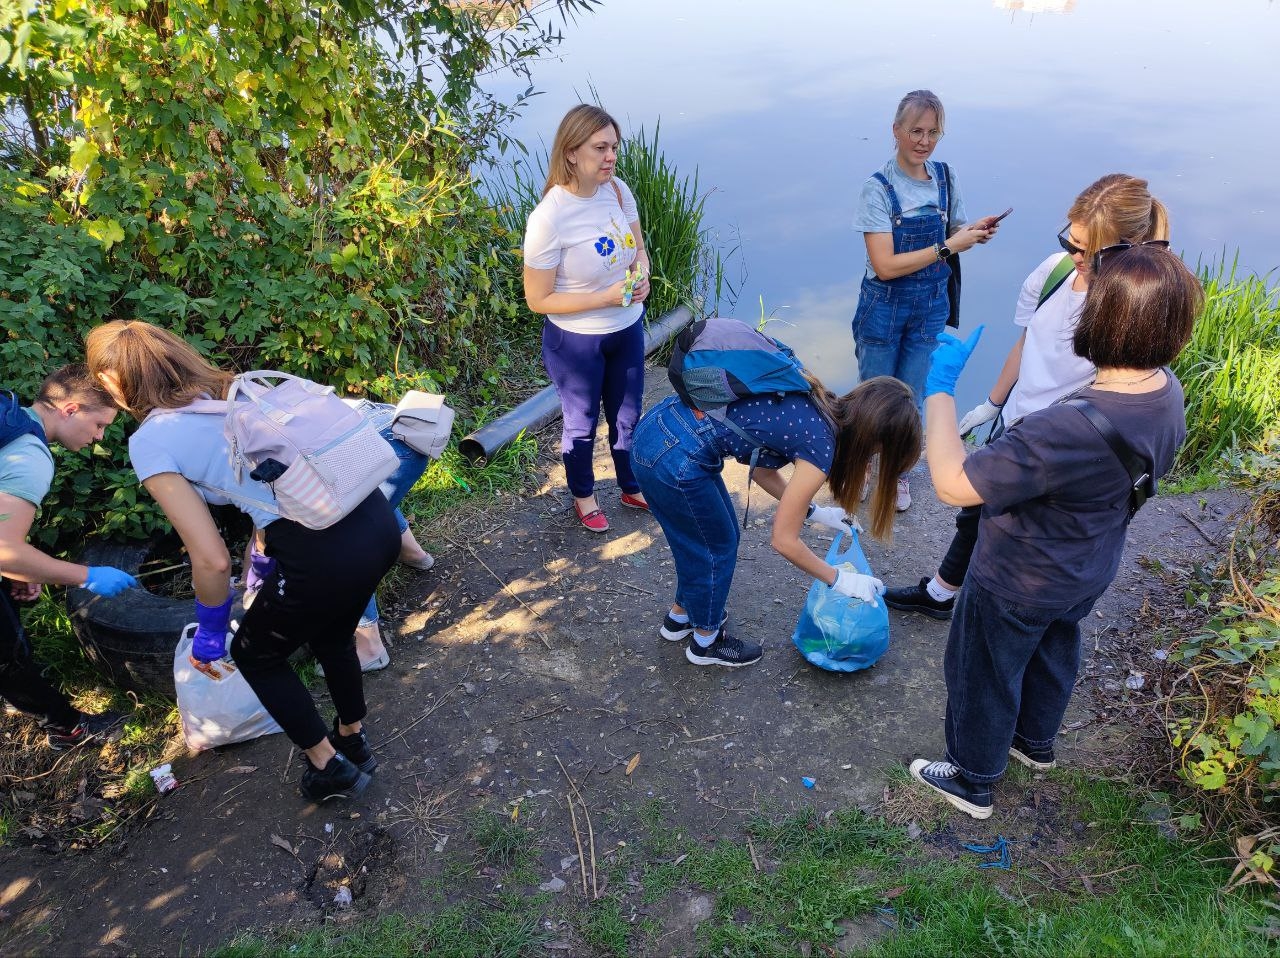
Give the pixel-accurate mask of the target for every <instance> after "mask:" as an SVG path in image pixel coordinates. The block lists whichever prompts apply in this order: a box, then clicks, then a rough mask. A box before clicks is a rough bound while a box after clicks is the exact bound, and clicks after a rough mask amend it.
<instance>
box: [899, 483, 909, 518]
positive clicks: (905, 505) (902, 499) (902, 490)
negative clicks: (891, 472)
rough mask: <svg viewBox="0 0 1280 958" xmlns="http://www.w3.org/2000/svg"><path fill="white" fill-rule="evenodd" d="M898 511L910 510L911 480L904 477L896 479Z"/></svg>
mask: <svg viewBox="0 0 1280 958" xmlns="http://www.w3.org/2000/svg"><path fill="white" fill-rule="evenodd" d="M897 508H898V511H899V512H906V511H907V510H908V509H910V508H911V480H910V479H908V478H907V477H906V476H899V477H898V506H897Z"/></svg>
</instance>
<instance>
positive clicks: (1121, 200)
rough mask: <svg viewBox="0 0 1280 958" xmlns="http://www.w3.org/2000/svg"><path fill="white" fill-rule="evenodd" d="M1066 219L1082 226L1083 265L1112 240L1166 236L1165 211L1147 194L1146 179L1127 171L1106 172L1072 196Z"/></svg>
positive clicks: (1162, 205)
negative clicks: (1079, 192)
mask: <svg viewBox="0 0 1280 958" xmlns="http://www.w3.org/2000/svg"><path fill="white" fill-rule="evenodd" d="M1067 219H1068V220H1069V221H1071V222H1072V223H1077V224H1079V225H1080V226H1081V227H1083V228H1084V231H1085V240H1086V246H1085V251H1084V267H1083V269H1082V270H1081V272H1086V273H1087V272H1088V271H1089V270H1090V269H1091V268H1092V267H1091V265H1090V264H1091V263H1092V261H1093V254H1094V253H1096V252H1098V250H1100V249H1102V248H1103V247H1104V246H1110V245H1112V244H1113V243H1119V242H1122V241H1123V242H1126V243H1141V242H1144V241H1146V240H1153V239H1155V240H1167V239H1168V238H1169V212H1168V210H1166V209H1165V206H1164V204H1163V203H1161V202H1160V201H1159V200H1158V199H1156V198H1155V197H1154V196H1152V195H1151V192H1150V190H1148V189H1147V181H1146V180H1141V179H1138V177H1136V176H1130V175H1129V174H1127V173H1108V174H1107V175H1106V176H1103V177H1100V178H1098V179H1097V180H1095V181H1094V182H1093V183H1092V184H1090V185H1089V186H1088V187H1086V188H1085V190H1084V191H1083V192H1082V193H1081V194H1080V195H1079V196H1077V197H1076V201H1075V202H1074V203H1072V204H1071V209H1069V210H1067Z"/></svg>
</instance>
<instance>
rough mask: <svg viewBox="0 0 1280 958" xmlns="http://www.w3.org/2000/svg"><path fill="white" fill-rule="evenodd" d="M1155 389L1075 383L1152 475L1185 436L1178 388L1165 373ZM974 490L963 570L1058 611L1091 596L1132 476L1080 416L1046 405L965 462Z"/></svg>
mask: <svg viewBox="0 0 1280 958" xmlns="http://www.w3.org/2000/svg"><path fill="white" fill-rule="evenodd" d="M1165 374H1166V376H1167V377H1168V382H1167V383H1166V384H1165V386H1164V387H1163V388H1162V389H1158V390H1156V391H1154V392H1149V393H1142V394H1137V395H1132V394H1127V393H1116V392H1109V391H1106V390H1099V389H1092V388H1087V387H1086V388H1085V389H1082V390H1080V391H1079V392H1078V393H1076V395H1078V396H1080V397H1081V398H1083V399H1087V400H1089V402H1091V403H1092V404H1093V405H1094V406H1096V407H1097V408H1098V410H1100V411H1101V412H1102V413H1103V414H1105V415H1106V416H1107V418H1108V419H1110V420H1111V423H1112V425H1114V426H1115V428H1116V431H1117V432H1119V433H1120V435H1121V436H1123V437H1124V439H1125V441H1126V442H1128V443H1129V445H1130V447H1131V448H1132V449H1133V451H1134V452H1135V453H1137V454H1138V455H1139V456H1141V457H1142V458H1144V459H1145V460H1146V461H1147V462H1150V463H1151V464H1152V466H1153V468H1152V476H1153V478H1158V477H1160V476H1162V475H1164V474H1165V473H1166V472H1168V471H1169V468H1170V467H1171V466H1172V465H1173V459H1174V456H1175V455H1176V454H1177V452H1178V447H1179V446H1181V445H1182V441H1183V439H1185V438H1186V435H1187V426H1186V416H1185V413H1184V411H1183V396H1182V385H1181V383H1179V382H1178V380H1177V379H1176V378H1175V377H1174V375H1173V373H1171V372H1169V371H1168V370H1165ZM964 471H965V475H967V476H968V477H969V482H970V483H972V484H973V487H974V489H976V490H977V491H978V493H979V494H980V495H981V496H982V500H983V506H982V520H981V523H980V524H979V527H978V542H977V546H976V547H975V549H974V555H973V561H972V562H971V563H970V566H969V572H968V575H970V576H973V578H974V580H975V581H976V582H977V583H978V584H979V585H981V586H982V587H983V588H984V589H987V590H988V591H990V592H993V593H995V594H996V595H999V596H1002V597H1004V598H1007V599H1010V600H1012V601H1014V602H1018V603H1022V604H1025V605H1031V606H1037V607H1040V608H1058V607H1063V606H1068V605H1074V604H1075V603H1077V602H1080V601H1083V600H1084V599H1087V598H1088V597H1089V596H1091V595H1096V594H1099V593H1101V592H1102V591H1103V590H1104V589H1106V587H1107V586H1108V585H1109V584H1110V583H1111V580H1112V579H1113V578H1115V574H1116V571H1117V569H1118V568H1119V566H1120V554H1121V551H1122V550H1123V548H1124V535H1125V518H1126V516H1127V515H1128V504H1129V493H1130V490H1131V489H1132V486H1133V484H1132V482H1131V481H1130V479H1129V473H1128V472H1127V471H1126V470H1125V468H1124V466H1123V465H1121V463H1120V460H1119V459H1118V458H1117V457H1116V455H1115V453H1114V452H1112V450H1111V447H1110V446H1108V445H1107V442H1106V440H1105V439H1103V438H1102V435H1101V434H1100V433H1099V432H1098V431H1097V429H1095V428H1094V427H1093V424H1092V423H1090V422H1089V420H1087V419H1086V418H1085V416H1084V414H1083V413H1082V412H1081V411H1080V410H1079V409H1076V408H1074V407H1072V406H1064V405H1062V404H1060V403H1055V404H1053V405H1051V406H1048V407H1046V408H1044V409H1040V410H1037V411H1036V412H1033V413H1031V414H1030V415H1028V416H1025V417H1023V418H1022V419H1020V420H1019V421H1018V422H1016V423H1015V424H1014V425H1013V426H1011V427H1010V428H1009V430H1008V431H1007V432H1005V433H1004V435H1002V436H1001V437H1000V438H999V439H997V440H996V441H995V442H993V443H990V444H989V445H987V446H984V447H983V448H981V449H979V450H978V451H977V452H975V453H974V454H973V455H971V456H969V458H968V459H966V460H965V464H964Z"/></svg>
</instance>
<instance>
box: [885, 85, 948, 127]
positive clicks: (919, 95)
mask: <svg viewBox="0 0 1280 958" xmlns="http://www.w3.org/2000/svg"><path fill="white" fill-rule="evenodd" d="M925 110H932V111H933V112H934V113H935V114H936V115H937V117H938V132H939V133H945V132H946V130H947V113H946V111H945V110H944V109H942V101H941V100H939V99H938V95H937V94H936V93H934V92H933V91H932V90H912V91H911V92H910V93H908V94H907V95H906V96H904V97H903V98H902V99H901V100H899V101H898V109H897V111H896V112H895V113H894V114H893V125H894V126H896V127H899V128H901V127H902V125H903V123H905V122H906V119H907V117H908V116H919V115H920V114H921V113H923V112H924V111H925Z"/></svg>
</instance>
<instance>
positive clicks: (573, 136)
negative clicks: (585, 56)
mask: <svg viewBox="0 0 1280 958" xmlns="http://www.w3.org/2000/svg"><path fill="white" fill-rule="evenodd" d="M606 126H611V127H613V132H614V135H615V136H617V137H618V140H619V142H621V140H622V130H621V129H620V128H619V127H618V121H617V120H615V119H614V118H613V117H611V116H610V115H609V114H608V113H606V112H605V111H604V110H602V109H601V108H600V107H598V106H594V105H593V104H590V103H579V104H578V105H577V106H575V107H574V108H573V109H572V110H570V111H569V112H568V113H566V114H565V115H564V119H563V120H561V121H560V126H559V128H558V129H557V130H556V138H555V141H554V142H553V143H552V144H551V155H550V156H549V157H548V159H547V185H546V186H544V187H543V188H542V195H543V196H546V195H547V194H548V193H550V192H551V187H553V186H568V185H569V184H570V183H572V182H574V181H575V180H576V179H577V178H578V177H577V174H576V173H574V171H573V167H572V166H571V165H570V164H569V154H570V153H572V152H573V151H574V150H576V149H577V148H578V147H580V146H582V144H583V143H586V142H587V140H589V139H591V134H592V133H594V132H596V130H599V129H602V128H603V127H606Z"/></svg>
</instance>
